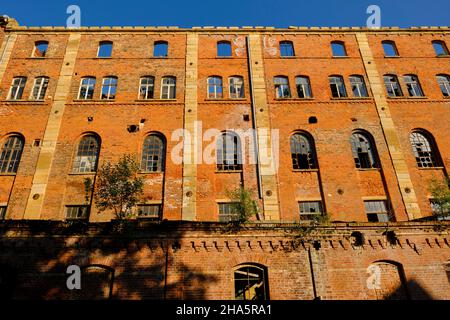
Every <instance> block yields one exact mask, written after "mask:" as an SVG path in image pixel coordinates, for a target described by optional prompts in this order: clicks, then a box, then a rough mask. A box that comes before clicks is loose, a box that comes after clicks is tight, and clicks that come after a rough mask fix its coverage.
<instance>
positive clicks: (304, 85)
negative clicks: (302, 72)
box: [295, 76, 312, 98]
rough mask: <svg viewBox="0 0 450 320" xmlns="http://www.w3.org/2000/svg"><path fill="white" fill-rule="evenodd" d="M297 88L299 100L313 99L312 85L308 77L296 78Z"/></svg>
mask: <svg viewBox="0 0 450 320" xmlns="http://www.w3.org/2000/svg"><path fill="white" fill-rule="evenodd" d="M295 86H296V87H297V95H298V97H299V98H312V93H311V83H310V82H309V78H308V77H305V76H299V77H296V78H295Z"/></svg>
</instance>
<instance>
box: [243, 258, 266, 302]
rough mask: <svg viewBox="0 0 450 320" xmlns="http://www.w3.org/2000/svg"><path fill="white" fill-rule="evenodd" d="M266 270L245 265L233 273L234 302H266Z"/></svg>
mask: <svg viewBox="0 0 450 320" xmlns="http://www.w3.org/2000/svg"><path fill="white" fill-rule="evenodd" d="M267 289H268V286H267V270H266V268H262V267H259V266H252V265H246V266H242V267H240V268H239V269H237V270H235V271H234V298H235V299H236V300H268V299H269V296H268V290H267Z"/></svg>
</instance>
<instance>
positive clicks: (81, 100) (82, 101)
mask: <svg viewBox="0 0 450 320" xmlns="http://www.w3.org/2000/svg"><path fill="white" fill-rule="evenodd" d="M73 102H76V103H90V102H96V103H98V102H110V103H114V102H116V100H115V99H74V100H73Z"/></svg>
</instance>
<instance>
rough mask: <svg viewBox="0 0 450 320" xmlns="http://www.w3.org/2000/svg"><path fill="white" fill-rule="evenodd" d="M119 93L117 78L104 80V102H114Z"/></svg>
mask: <svg viewBox="0 0 450 320" xmlns="http://www.w3.org/2000/svg"><path fill="white" fill-rule="evenodd" d="M116 91H117V78H113V77H110V78H104V79H103V85H102V95H101V98H102V99H103V100H114V99H115V98H116Z"/></svg>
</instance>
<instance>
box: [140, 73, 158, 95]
mask: <svg viewBox="0 0 450 320" xmlns="http://www.w3.org/2000/svg"><path fill="white" fill-rule="evenodd" d="M154 84H155V78H154V77H142V78H141V81H140V84H139V99H153V94H154V91H155V86H154Z"/></svg>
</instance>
